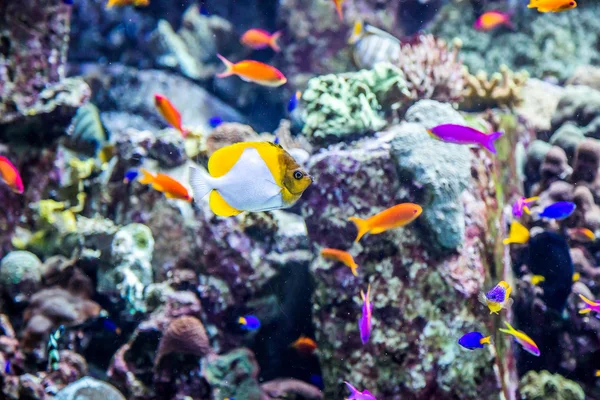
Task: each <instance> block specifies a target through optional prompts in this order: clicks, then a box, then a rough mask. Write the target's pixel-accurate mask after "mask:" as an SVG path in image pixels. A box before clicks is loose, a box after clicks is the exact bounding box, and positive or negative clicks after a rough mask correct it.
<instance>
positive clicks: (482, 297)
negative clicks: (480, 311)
mask: <svg viewBox="0 0 600 400" xmlns="http://www.w3.org/2000/svg"><path fill="white" fill-rule="evenodd" d="M477 300H479V302H480V303H481V304H483V305H484V306H487V297H486V295H485V293H483V292H479V294H478V295H477Z"/></svg>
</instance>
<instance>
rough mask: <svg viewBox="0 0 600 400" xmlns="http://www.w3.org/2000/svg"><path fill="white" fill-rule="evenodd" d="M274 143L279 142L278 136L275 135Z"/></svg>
mask: <svg viewBox="0 0 600 400" xmlns="http://www.w3.org/2000/svg"><path fill="white" fill-rule="evenodd" d="M273 143H275V144H279V138H278V137H277V136H275V140H273Z"/></svg>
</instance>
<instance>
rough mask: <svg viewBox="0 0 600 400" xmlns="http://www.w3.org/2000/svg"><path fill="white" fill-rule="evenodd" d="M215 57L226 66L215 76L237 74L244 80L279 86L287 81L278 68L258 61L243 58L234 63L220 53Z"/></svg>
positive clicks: (223, 76)
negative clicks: (225, 68)
mask: <svg viewBox="0 0 600 400" xmlns="http://www.w3.org/2000/svg"><path fill="white" fill-rule="evenodd" d="M217 57H219V59H220V60H221V61H223V64H225V66H226V67H227V70H226V71H225V72H222V73H220V74H217V78H225V77H227V76H231V75H237V76H239V77H240V78H241V79H243V80H245V81H246V82H254V83H258V84H259V85H263V86H271V87H277V86H281V85H283V84H284V83H286V82H287V78H286V77H285V75H283V73H282V72H281V71H280V70H278V69H277V68H275V67H271V66H270V65H267V64H263V63H261V62H259V61H254V60H244V61H240V62H238V63H235V64H234V63H232V62H231V61H229V60H228V59H226V58H225V57H223V56H222V55H220V54H217Z"/></svg>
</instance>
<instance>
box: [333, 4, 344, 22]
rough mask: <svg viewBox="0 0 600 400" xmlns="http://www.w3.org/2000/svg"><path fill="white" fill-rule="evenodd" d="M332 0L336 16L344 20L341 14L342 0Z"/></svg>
mask: <svg viewBox="0 0 600 400" xmlns="http://www.w3.org/2000/svg"><path fill="white" fill-rule="evenodd" d="M332 1H333V5H335V11H336V12H337V14H338V16H339V17H340V21H343V20H344V16H343V15H342V3H343V2H344V0H332Z"/></svg>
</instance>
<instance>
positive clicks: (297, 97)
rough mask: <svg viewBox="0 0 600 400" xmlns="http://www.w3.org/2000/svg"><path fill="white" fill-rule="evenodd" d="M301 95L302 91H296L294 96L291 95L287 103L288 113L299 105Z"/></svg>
mask: <svg viewBox="0 0 600 400" xmlns="http://www.w3.org/2000/svg"><path fill="white" fill-rule="evenodd" d="M301 96H302V92H300V91H296V93H294V94H293V95H292V97H290V101H288V105H287V110H288V113H291V112H293V111H294V110H295V109H296V107H298V102H299V101H300V97H301Z"/></svg>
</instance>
